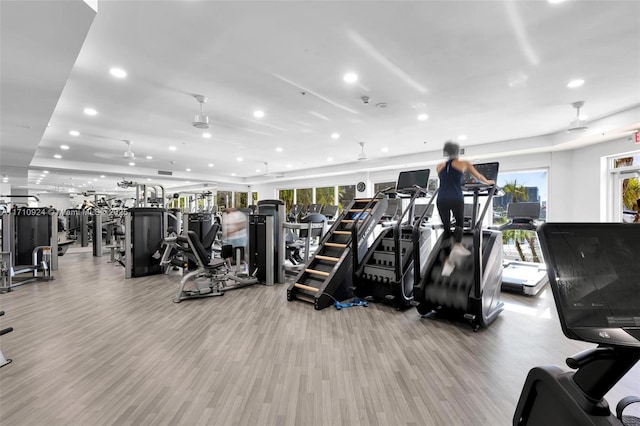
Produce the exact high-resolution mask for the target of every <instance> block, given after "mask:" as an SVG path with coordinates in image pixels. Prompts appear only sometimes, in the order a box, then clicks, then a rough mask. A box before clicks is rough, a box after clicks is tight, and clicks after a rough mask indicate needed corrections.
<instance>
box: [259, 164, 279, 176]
mask: <svg viewBox="0 0 640 426" xmlns="http://www.w3.org/2000/svg"><path fill="white" fill-rule="evenodd" d="M262 164H264V173H263V174H261V175H259V176H266V177H275V178H283V177H284V173H271V172H270V171H269V163H267V162H266V161H263V162H262Z"/></svg>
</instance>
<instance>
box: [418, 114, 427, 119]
mask: <svg viewBox="0 0 640 426" xmlns="http://www.w3.org/2000/svg"><path fill="white" fill-rule="evenodd" d="M427 118H429V116H428V115H427V114H420V115H418V120H420V121H424V120H426V119H427Z"/></svg>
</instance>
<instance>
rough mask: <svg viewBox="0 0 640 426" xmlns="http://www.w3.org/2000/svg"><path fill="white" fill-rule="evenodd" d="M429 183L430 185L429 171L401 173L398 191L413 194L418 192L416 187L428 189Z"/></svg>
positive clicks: (397, 186)
mask: <svg viewBox="0 0 640 426" xmlns="http://www.w3.org/2000/svg"><path fill="white" fill-rule="evenodd" d="M427 183H429V169H422V170H412V171H409V172H400V175H399V176H398V183H397V185H396V191H398V192H413V191H415V190H416V188H415V186H419V187H420V188H426V187H427Z"/></svg>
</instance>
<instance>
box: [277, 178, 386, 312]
mask: <svg viewBox="0 0 640 426" xmlns="http://www.w3.org/2000/svg"><path fill="white" fill-rule="evenodd" d="M389 189H391V188H386V189H383V190H381V191H378V192H377V193H376V194H375V195H374V197H373V198H366V199H363V198H360V199H355V200H353V201H352V202H351V203H350V204H349V206H348V207H347V208H345V209H344V210H343V211H342V213H341V214H340V216H338V218H337V219H336V221H335V222H334V224H333V225H332V226H331V228H330V229H329V230H328V231H327V233H326V234H325V235H324V236H323V237H322V238H321V239H320V242H319V243H318V248H317V249H316V251H315V253H314V254H313V256H312V257H311V258H310V259H309V261H308V262H307V264H306V265H305V268H304V269H303V270H301V271H300V273H298V275H297V276H296V278H295V281H294V282H293V283H292V284H291V285H290V286H289V288H288V289H287V300H289V301H293V300H302V301H305V302H309V303H313V305H314V307H315V309H317V310H320V309H324V308H326V307H328V306H331V305H333V304H334V302H337V301H341V300H345V299H348V298H350V297H352V296H353V290H352V288H353V281H352V279H353V266H354V261H355V264H358V263H359V262H360V261H362V259H363V258H364V256H365V254H366V253H367V250H368V248H369V247H368V245H367V244H366V242H367V240H368V239H369V237H370V236H371V235H372V233H373V230H374V228H375V227H376V225H377V224H378V221H379V220H380V218H381V217H382V215H383V214H384V212H385V211H386V209H387V202H388V199H387V197H386V196H385V195H384V192H385V191H387V190H389ZM354 242H355V243H354Z"/></svg>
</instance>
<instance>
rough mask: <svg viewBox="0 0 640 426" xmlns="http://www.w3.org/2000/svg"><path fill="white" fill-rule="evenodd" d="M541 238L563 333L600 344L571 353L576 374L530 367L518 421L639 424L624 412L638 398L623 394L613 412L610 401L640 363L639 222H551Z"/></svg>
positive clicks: (529, 424)
mask: <svg viewBox="0 0 640 426" xmlns="http://www.w3.org/2000/svg"><path fill="white" fill-rule="evenodd" d="M538 236H539V237H540V243H541V245H542V250H543V253H544V258H545V260H546V262H547V264H548V271H549V282H550V285H551V290H552V292H553V297H554V299H555V303H556V308H557V310H558V317H559V319H560V326H561V327H562V331H563V333H564V335H565V336H566V337H568V338H569V339H573V340H582V341H584V342H590V343H595V344H597V345H598V347H597V348H589V349H586V350H584V351H582V352H580V353H578V354H576V355H573V356H571V357H569V358H567V365H568V366H569V367H570V368H571V369H573V370H575V371H564V370H563V369H561V368H559V367H556V366H540V367H535V368H533V369H531V370H530V371H529V374H528V375H527V378H526V380H525V383H524V386H523V388H522V392H521V394H520V399H519V400H518V405H517V406H516V410H515V413H514V416H513V425H514V426H525V425H526V426H538V425H563V426H584V425H591V426H600V425H603V426H604V425H608V426H610V425H628V426H630V425H640V417H638V416H637V415H632V414H631V415H630V414H625V409H626V408H627V407H629V406H631V405H632V404H635V405H636V406H638V404H640V397H638V395H636V396H628V397H625V398H623V399H621V400H620V401H619V402H618V404H617V405H616V414H615V415H614V414H612V412H611V410H610V408H609V404H608V403H607V400H606V399H605V398H604V396H605V395H606V394H607V393H608V392H609V390H610V389H611V388H613V387H614V386H615V385H616V384H617V383H618V382H619V381H620V380H621V379H622V378H623V377H624V376H625V375H626V374H627V373H628V372H630V371H631V369H632V368H633V367H634V365H635V364H637V362H638V360H640V280H639V279H638V277H639V276H640V262H638V253H640V226H639V225H637V224H626V223H546V224H543V225H541V226H540V228H539V229H538ZM632 383H634V382H632ZM635 383H638V382H637V380H636V381H635ZM629 411H630V410H629ZM636 412H637V411H636Z"/></svg>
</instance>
